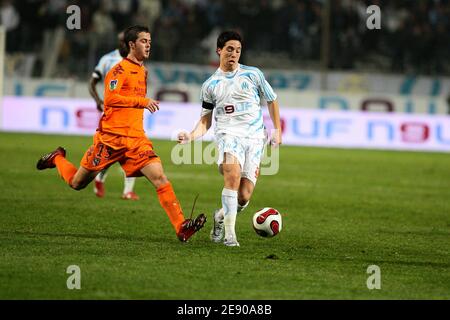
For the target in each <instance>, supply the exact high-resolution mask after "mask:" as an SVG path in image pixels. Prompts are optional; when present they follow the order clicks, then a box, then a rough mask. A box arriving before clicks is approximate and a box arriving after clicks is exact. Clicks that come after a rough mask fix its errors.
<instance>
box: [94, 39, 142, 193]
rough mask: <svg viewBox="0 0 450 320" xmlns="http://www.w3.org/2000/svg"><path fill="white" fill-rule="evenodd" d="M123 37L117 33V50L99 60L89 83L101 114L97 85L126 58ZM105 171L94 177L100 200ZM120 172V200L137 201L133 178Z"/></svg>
mask: <svg viewBox="0 0 450 320" xmlns="http://www.w3.org/2000/svg"><path fill="white" fill-rule="evenodd" d="M123 37H124V34H123V32H121V33H119V35H118V41H119V47H118V49H116V50H114V51H111V52H109V53H107V54H105V55H104V56H103V57H101V58H100V60H99V62H98V64H97V66H96V67H95V69H94V72H93V73H92V76H91V79H90V81H89V93H90V94H91V96H92V97H93V98H94V100H95V103H96V105H97V110H98V111H99V112H103V100H102V99H101V98H100V95H99V94H98V92H97V84H98V83H99V82H100V81H103V80H104V78H105V75H106V74H107V73H108V71H109V70H110V69H111V68H112V67H113V66H114V65H116V64H117V63H119V62H120V61H122V59H123V58H126V56H127V55H128V50H127V46H126V45H125V41H124V39H123ZM107 171H108V170H107V169H104V170H102V171H100V173H99V174H98V175H97V176H96V177H95V181H94V193H95V195H96V196H97V197H99V198H102V197H103V196H104V195H105V180H106V176H107V173H106V172H107ZM122 172H123V175H124V182H123V192H122V199H125V200H139V196H138V195H137V194H136V193H135V192H134V191H133V188H134V183H135V181H136V178H135V177H129V178H128V177H127V176H126V174H125V171H123V170H122Z"/></svg>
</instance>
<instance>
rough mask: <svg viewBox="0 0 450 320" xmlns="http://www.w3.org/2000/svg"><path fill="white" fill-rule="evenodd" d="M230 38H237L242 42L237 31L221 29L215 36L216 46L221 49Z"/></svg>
mask: <svg viewBox="0 0 450 320" xmlns="http://www.w3.org/2000/svg"><path fill="white" fill-rule="evenodd" d="M230 40H237V41H239V42H240V43H241V44H242V37H241V35H240V34H239V33H238V32H236V31H233V30H227V31H223V32H222V33H221V34H219V37H217V48H220V49H222V48H223V47H224V46H225V43H227V41H230Z"/></svg>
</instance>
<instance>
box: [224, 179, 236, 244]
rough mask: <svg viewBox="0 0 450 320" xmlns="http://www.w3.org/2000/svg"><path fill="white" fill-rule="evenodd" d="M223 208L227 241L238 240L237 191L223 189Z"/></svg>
mask: <svg viewBox="0 0 450 320" xmlns="http://www.w3.org/2000/svg"><path fill="white" fill-rule="evenodd" d="M222 208H223V213H224V226H225V239H228V238H229V237H230V236H231V237H234V238H236V232H235V225H236V215H237V191H235V190H231V189H227V188H223V190H222Z"/></svg>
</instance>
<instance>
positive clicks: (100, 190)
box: [94, 169, 108, 198]
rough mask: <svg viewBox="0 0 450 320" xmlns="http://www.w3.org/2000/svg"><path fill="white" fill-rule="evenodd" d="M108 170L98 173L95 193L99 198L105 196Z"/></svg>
mask: <svg viewBox="0 0 450 320" xmlns="http://www.w3.org/2000/svg"><path fill="white" fill-rule="evenodd" d="M107 171H108V169H103V170H102V171H100V172H99V173H98V175H97V176H96V177H95V181H94V193H95V195H96V196H97V197H99V198H103V197H104V196H105V181H106V177H107V176H108V174H107Z"/></svg>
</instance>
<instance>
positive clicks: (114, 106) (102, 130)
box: [37, 26, 206, 242]
mask: <svg viewBox="0 0 450 320" xmlns="http://www.w3.org/2000/svg"><path fill="white" fill-rule="evenodd" d="M125 43H126V45H127V49H128V50H129V54H128V56H127V58H126V59H123V60H122V61H121V62H120V63H118V64H116V65H115V66H114V67H113V68H112V69H111V70H110V71H109V72H108V73H107V75H106V77H105V92H104V97H105V101H104V105H105V110H104V113H103V116H102V118H101V120H100V123H99V127H98V129H97V132H96V133H95V135H94V144H93V145H92V146H91V147H90V148H89V149H88V150H87V151H86V153H85V154H84V156H83V158H82V160H81V164H80V167H79V168H78V169H77V168H76V167H75V166H74V165H73V164H72V163H70V162H69V161H68V160H67V159H66V158H65V157H66V150H65V149H64V148H62V147H58V148H57V149H56V150H55V151H53V152H50V153H48V154H46V155H44V156H42V157H41V158H40V159H39V161H38V162H37V169H39V170H43V169H48V168H54V167H55V166H56V168H57V169H58V172H59V174H60V176H61V177H62V178H63V179H64V181H66V183H67V184H68V185H69V186H70V187H72V188H73V189H75V190H81V189H83V188H85V187H86V186H87V185H88V184H89V183H90V182H91V181H92V180H93V179H94V178H95V176H96V175H97V174H98V173H99V172H100V171H102V170H103V169H105V168H108V167H109V166H111V165H112V164H114V163H115V162H119V163H120V165H121V166H122V168H123V169H124V171H125V172H126V175H127V177H139V176H142V175H144V176H145V177H146V178H147V179H148V180H149V181H150V182H151V183H152V184H153V185H154V186H155V188H156V193H157V195H158V198H159V202H160V204H161V206H162V207H163V208H164V210H165V211H166V213H167V215H168V216H169V219H170V222H171V223H172V226H173V227H174V229H175V232H176V234H177V236H178V239H180V240H181V241H183V242H184V241H187V240H188V239H189V238H190V237H191V236H192V235H193V234H194V233H195V232H197V231H198V230H199V229H200V228H202V227H203V225H204V223H205V222H206V216H205V215H204V214H200V215H199V216H198V217H197V218H195V219H194V220H192V219H185V218H184V215H183V212H182V210H181V206H180V204H179V202H178V199H177V197H176V195H175V192H174V190H173V188H172V185H171V183H170V182H169V180H168V179H167V177H166V175H165V174H164V170H163V167H162V163H161V160H160V158H159V157H158V156H157V155H156V154H155V152H154V150H153V145H152V142H151V141H150V140H149V139H147V137H146V135H145V132H144V128H143V113H144V109H147V110H149V111H150V112H151V113H153V112H156V111H157V110H159V102H158V101H155V100H152V99H149V98H146V97H145V96H146V93H147V70H146V69H145V67H144V65H143V63H144V60H145V59H147V58H148V57H149V54H150V46H151V35H150V32H149V30H148V29H147V28H146V27H142V26H133V27H129V28H127V29H126V30H125Z"/></svg>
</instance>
